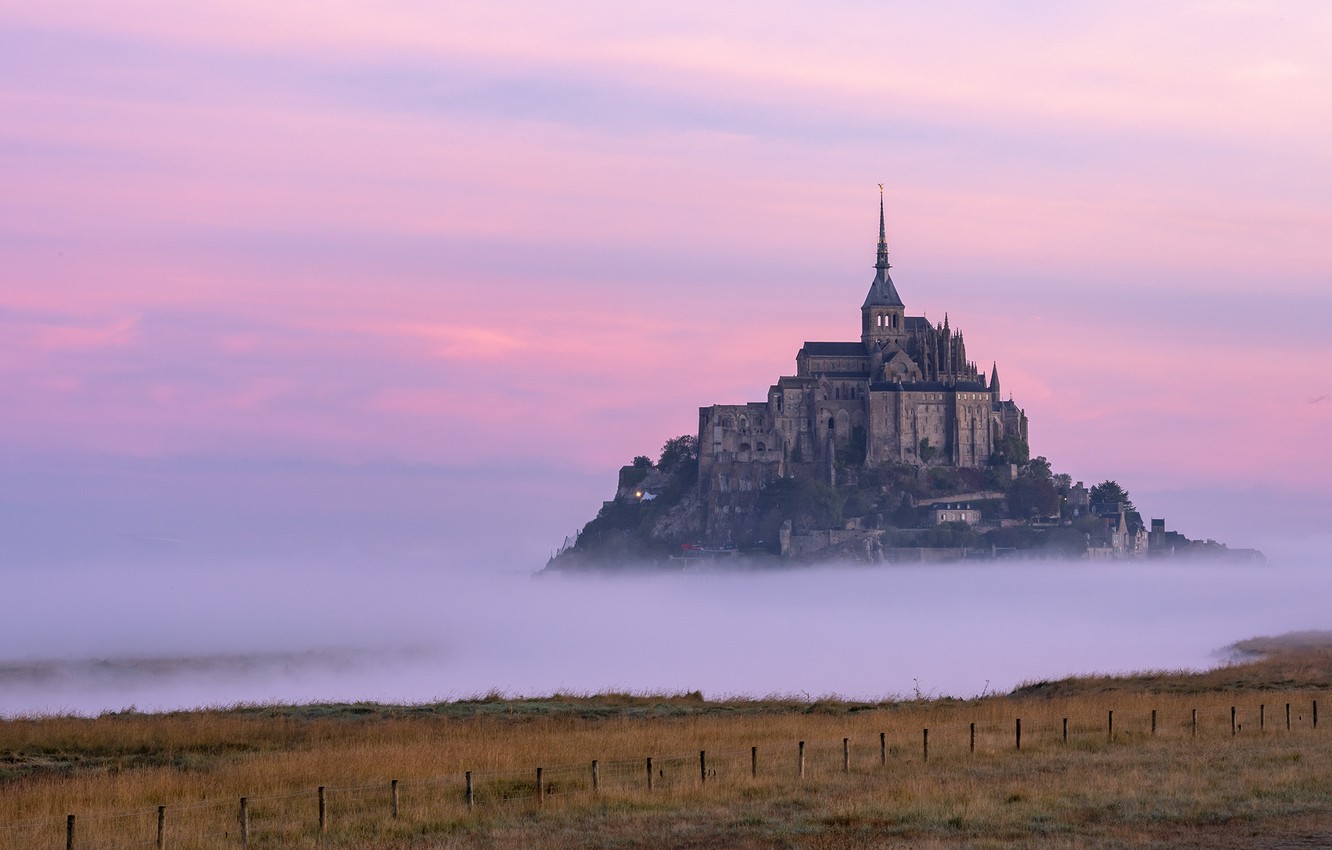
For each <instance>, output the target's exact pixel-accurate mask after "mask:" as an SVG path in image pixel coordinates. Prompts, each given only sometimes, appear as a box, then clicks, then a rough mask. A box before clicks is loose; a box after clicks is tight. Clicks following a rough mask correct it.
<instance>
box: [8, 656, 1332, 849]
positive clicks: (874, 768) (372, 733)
mask: <svg viewBox="0 0 1332 850" xmlns="http://www.w3.org/2000/svg"><path fill="white" fill-rule="evenodd" d="M1314 654H1315V655H1317V656H1318V657H1310V656H1309V655H1308V654H1306V655H1304V656H1303V657H1301V658H1295V657H1293V656H1291V657H1284V658H1279V659H1278V658H1274V659H1268V660H1266V661H1261V662H1255V663H1251V664H1247V665H1235V666H1233V667H1229V668H1224V669H1223V670H1220V671H1210V672H1208V673H1205V674H1198V675H1189V674H1153V675H1151V676H1144V677H1125V678H1118V679H1115V678H1084V679H1071V680H1066V681H1065V682H1060V683H1043V684H1041V685H1034V686H1031V687H1027V688H1023V689H1020V690H1019V692H1018V693H1017V694H1016V695H1012V696H1006V697H990V698H985V699H980V700H967V701H959V700H947V699H941V700H930V701H915V702H906V703H884V704H866V703H844V702H837V701H823V702H813V703H810V702H803V701H789V700H766V701H764V700H735V701H727V702H705V701H703V700H702V699H701V698H699V697H697V696H696V695H680V696H673V697H652V696H634V695H603V696H599V697H569V696H564V697H554V698H551V699H546V700H518V699H513V700H506V699H502V698H498V697H496V698H493V699H489V700H482V701H475V702H470V703H453V704H447V705H440V706H417V707H406V708H403V707H397V708H395V707H384V706H323V707H321V706H306V707H281V706H273V707H254V708H241V709H233V710H210V711H198V712H188V713H174V714H168V715H135V714H118V715H108V716H103V717H99V718H95V719H86V718H31V719H17V720H9V721H4V722H0V848H10V847H14V848H18V847H24V848H26V847H38V846H52V847H54V846H63V842H64V837H65V832H64V830H65V816H66V815H67V814H70V813H73V814H76V815H77V816H78V821H77V827H76V829H77V837H78V839H79V843H78V844H76V846H80V847H151V846H153V842H154V838H155V831H156V818H157V809H156V807H157V806H158V805H165V806H166V807H167V823H168V836H169V837H170V839H171V840H170V841H169V842H168V843H169V846H173V847H174V846H198V847H214V846H216V847H237V846H239V837H238V835H237V830H238V820H237V814H238V801H239V798H240V797H242V796H245V797H247V799H248V806H249V814H250V823H251V830H252V833H251V838H252V841H251V846H254V847H278V846H282V847H301V846H311V847H313V846H315V844H316V843H322V844H324V845H325V846H327V845H332V846H348V847H351V846H357V847H360V846H383V847H397V846H404V847H405V846H413V847H463V846H488V847H507V846H523V847H545V846H549V847H555V846H569V845H570V843H573V844H578V845H581V846H605V847H638V846H644V847H646V846H653V847H658V846H675V847H695V846H698V847H703V846H717V844H718V843H723V844H729V845H731V846H742V847H821V846H850V847H855V846H865V847H873V846H880V845H882V844H885V843H886V842H888V841H890V840H892V841H900V840H910V841H912V842H914V843H916V844H918V845H919V846H973V845H983V844H985V843H987V842H999V843H1002V844H1004V845H1005V846H1008V845H1012V844H1015V843H1016V844H1022V843H1024V842H1025V843H1029V844H1031V846H1036V845H1038V844H1039V845H1040V846H1061V845H1066V846H1074V845H1077V844H1078V843H1079V842H1082V841H1085V840H1087V839H1089V838H1094V839H1095V840H1096V841H1097V842H1098V843H1105V844H1114V843H1115V842H1124V843H1126V844H1133V843H1135V842H1140V841H1142V840H1146V839H1151V840H1156V839H1157V838H1159V837H1160V836H1167V837H1168V836H1169V835H1171V834H1173V833H1175V832H1178V833H1180V834H1181V835H1182V834H1184V833H1185V832H1194V831H1198V830H1202V831H1203V832H1204V833H1206V832H1208V831H1211V832H1214V833H1216V832H1218V831H1220V832H1219V833H1218V834H1224V835H1225V836H1226V838H1227V840H1233V839H1234V837H1235V836H1234V835H1232V833H1233V832H1235V831H1236V830H1237V829H1239V827H1237V826H1236V825H1243V827H1244V828H1245V829H1249V830H1250V831H1252V830H1253V829H1255V828H1256V829H1257V830H1258V831H1259V833H1262V832H1263V830H1268V831H1270V830H1273V829H1294V828H1297V827H1298V826H1299V825H1300V824H1301V823H1304V822H1306V821H1310V822H1312V821H1317V819H1318V818H1319V817H1321V816H1322V814H1321V813H1323V812H1327V811H1328V810H1329V806H1328V803H1329V802H1332V797H1330V796H1329V792H1330V791H1332V729H1329V728H1327V727H1328V724H1329V723H1332V718H1326V717H1322V718H1320V723H1319V728H1317V729H1315V728H1313V711H1312V710H1313V703H1314V701H1315V700H1318V699H1319V695H1320V694H1322V693H1324V692H1323V691H1322V690H1321V688H1323V687H1325V686H1326V683H1327V681H1328V679H1329V676H1328V673H1329V670H1332V664H1329V663H1328V658H1327V657H1324V656H1321V655H1319V654H1318V653H1314ZM1287 704H1289V705H1290V709H1291V711H1290V728H1289V729H1288V728H1287V726H1286V705H1287ZM1260 706H1261V707H1262V708H1261V713H1262V716H1263V722H1262V724H1261V726H1262V728H1260V721H1259V716H1260ZM1320 707H1321V708H1322V709H1324V710H1326V709H1327V708H1328V707H1329V703H1321V704H1320ZM1232 708H1233V709H1234V710H1235V730H1234V733H1233V734H1232V727H1231V710H1232ZM1153 710H1155V712H1156V729H1155V732H1154V733H1153V730H1152V726H1151V716H1152V712H1153ZM1110 712H1113V728H1111V725H1110V723H1109V715H1110ZM1194 712H1196V716H1197V726H1196V731H1195V727H1194V724H1193V717H1194ZM1019 721H1020V722H1021V748H1020V749H1019V747H1018V738H1017V725H1018V722H1019ZM973 724H974V727H975V749H974V751H973V750H972V736H971V730H972V726H973ZM1065 726H1067V740H1065V737H1064V729H1065ZM926 729H928V730H929V731H928V760H927V758H926V756H927V754H926V751H925V747H924V743H925V740H924V739H925V733H924V730H926ZM881 735H882V738H881ZM844 739H845V741H846V744H845V749H844V743H843V741H844ZM800 741H804V742H806V743H805V776H804V777H803V779H802V778H800V777H799V776H798V775H797V772H798V762H797V753H798V742H800ZM881 741H882V744H881ZM751 748H757V751H758V766H759V767H758V773H757V776H752V775H751V753H752V749H751ZM700 751H705V752H706V753H707V756H706V765H705V767H706V770H707V774H706V776H705V775H703V774H702V772H701V770H700V763H699V752H700ZM648 757H652V759H653V788H652V790H651V792H649V791H648V790H647V771H646V760H647V758H648ZM593 759H596V760H597V761H598V773H599V778H600V783H601V787H600V793H598V794H593V793H592V789H591V762H592V760H593ZM538 767H541V768H543V784H544V790H545V799H544V800H543V801H541V802H542V804H541V805H538V797H537V789H536V785H535V771H536V768H538ZM467 771H470V772H471V773H472V777H473V789H474V792H475V795H476V807H475V808H474V809H472V810H469V809H468V808H467V806H466V800H465V796H464V790H463V789H464V782H465V780H464V775H465V772H467ZM395 779H396V780H397V781H398V789H399V806H400V808H399V817H398V818H396V819H393V818H391V817H390V816H389V805H390V798H389V783H390V781H391V780H395ZM318 786H325V787H326V788H327V789H328V790H327V792H326V793H327V801H328V816H329V831H328V832H327V834H326V835H324V836H322V837H321V836H320V835H319V834H318V832H317V823H318V821H317V797H316V792H315V788H317V787H318ZM1311 819H1312V821H1311ZM1329 827H1330V828H1332V825H1329ZM1310 828H1312V827H1310ZM575 836H580V837H579V838H578V840H576V841H575V840H573V839H574V837H575ZM828 842H834V843H828ZM1236 846H1241V845H1236Z"/></svg>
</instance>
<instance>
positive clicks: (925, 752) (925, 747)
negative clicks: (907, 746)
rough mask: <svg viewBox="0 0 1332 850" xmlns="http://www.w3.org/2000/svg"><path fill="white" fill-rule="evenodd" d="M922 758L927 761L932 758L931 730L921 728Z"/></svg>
mask: <svg viewBox="0 0 1332 850" xmlns="http://www.w3.org/2000/svg"><path fill="white" fill-rule="evenodd" d="M920 760H921V761H923V762H927V761H929V760H930V730H929V729H922V730H920Z"/></svg>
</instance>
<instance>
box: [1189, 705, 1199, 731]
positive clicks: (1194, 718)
mask: <svg viewBox="0 0 1332 850" xmlns="http://www.w3.org/2000/svg"><path fill="white" fill-rule="evenodd" d="M1189 722H1190V724H1191V725H1192V727H1193V737H1195V738H1196V737H1198V709H1196V708H1195V709H1193V713H1192V715H1191V718H1190V721H1189Z"/></svg>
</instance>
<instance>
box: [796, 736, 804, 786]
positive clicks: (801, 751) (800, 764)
mask: <svg viewBox="0 0 1332 850" xmlns="http://www.w3.org/2000/svg"><path fill="white" fill-rule="evenodd" d="M797 765H798V766H797V772H796V775H797V776H798V777H800V778H801V779H804V778H805V742H804V741H801V742H800V747H799V749H798V750H797Z"/></svg>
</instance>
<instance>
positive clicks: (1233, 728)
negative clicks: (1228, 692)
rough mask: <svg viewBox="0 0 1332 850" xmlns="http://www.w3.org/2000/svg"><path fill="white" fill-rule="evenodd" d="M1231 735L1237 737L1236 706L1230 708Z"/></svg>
mask: <svg viewBox="0 0 1332 850" xmlns="http://www.w3.org/2000/svg"><path fill="white" fill-rule="evenodd" d="M1230 734H1231V736H1232V737H1233V736H1234V735H1235V706H1233V705H1232V706H1231V707H1230Z"/></svg>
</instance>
